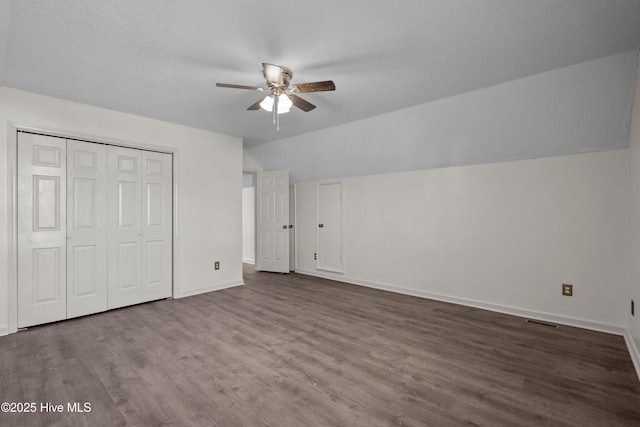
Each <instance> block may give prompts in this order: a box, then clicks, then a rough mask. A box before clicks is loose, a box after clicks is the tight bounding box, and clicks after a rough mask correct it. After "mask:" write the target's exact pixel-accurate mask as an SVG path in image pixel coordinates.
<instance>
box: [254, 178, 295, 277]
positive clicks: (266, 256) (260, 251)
mask: <svg viewBox="0 0 640 427" xmlns="http://www.w3.org/2000/svg"><path fill="white" fill-rule="evenodd" d="M256 178H257V179H256V181H257V182H256V270H258V271H273V272H277V273H288V272H289V172H287V171H271V172H260V171H258V173H257V175H256Z"/></svg>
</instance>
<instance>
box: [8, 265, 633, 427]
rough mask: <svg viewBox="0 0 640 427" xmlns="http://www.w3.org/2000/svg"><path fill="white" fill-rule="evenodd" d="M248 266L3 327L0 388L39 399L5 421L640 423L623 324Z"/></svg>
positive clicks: (14, 396) (12, 397) (23, 398)
mask: <svg viewBox="0 0 640 427" xmlns="http://www.w3.org/2000/svg"><path fill="white" fill-rule="evenodd" d="M245 281H246V286H243V287H237V288H232V289H226V290H223V291H218V292H212V293H208V294H204V295H198V296H194V297H189V298H183V299H179V300H167V301H159V302H154V303H149V304H143V305H140V306H135V307H129V308H125V309H120V310H116V311H112V312H107V313H102V314H98V315H93V316H88V317H84V318H80V319H75V320H70V321H66V322H60V323H56V324H50V325H45V326H40V327H35V328H31V329H29V330H27V331H23V332H19V333H17V334H13V335H9V336H5V337H0V401H2V402H5V401H9V402H35V403H37V405H38V412H37V413H35V414H11V413H0V425H2V426H32V425H33V426H35V425H51V426H66V425H74V426H75V425H78V426H80V425H87V426H100V425H105V426H120V425H121V426H125V425H132V426H154V425H184V426H390V425H407V426H459V425H465V426H469V425H472V426H473V425H481V426H581V427H584V426H639V425H640V382H639V381H638V378H637V377H636V374H635V372H634V370H633V365H632V362H631V359H630V356H629V354H628V352H627V349H626V346H625V343H624V340H623V338H622V337H619V336H615V335H609V334H604V333H598V332H592V331H587V330H583V329H578V328H571V327H564V326H561V327H560V329H558V330H555V329H547V328H545V327H542V326H535V325H530V324H525V323H524V321H523V319H522V318H518V317H513V316H508V315H503V314H499V313H493V312H488V311H483V310H479V309H474V308H469V307H463V306H457V305H454V304H447V303H442V302H436V301H430V300H426V299H421V298H415V297H410V296H405V295H399V294H393V293H388V292H383V291H377V290H373V289H367V288H364V287H359V286H353V285H348V284H344V283H337V282H332V281H328V280H323V279H318V278H313V277H309V276H303V275H299V274H290V275H278V274H269V273H256V272H254V271H253V270H252V268H251V266H245ZM43 402H51V403H53V404H63V405H65V406H66V405H67V402H90V403H91V412H90V413H68V412H65V413H43V412H40V408H39V405H40V404H41V403H43ZM65 409H66V408H65Z"/></svg>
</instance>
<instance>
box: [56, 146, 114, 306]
mask: <svg viewBox="0 0 640 427" xmlns="http://www.w3.org/2000/svg"><path fill="white" fill-rule="evenodd" d="M106 190H107V146H106V145H102V144H93V143H90V142H82V141H72V140H67V318H68V319H70V318H72V317H77V316H84V315H86V314H91V313H98V312H100V311H105V310H106V309H107V198H106V197H105V194H106ZM62 200H64V199H62Z"/></svg>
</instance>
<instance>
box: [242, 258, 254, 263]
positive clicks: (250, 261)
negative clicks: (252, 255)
mask: <svg viewBox="0 0 640 427" xmlns="http://www.w3.org/2000/svg"><path fill="white" fill-rule="evenodd" d="M242 262H244V263H247V264H255V263H256V260H255V259H249V258H242Z"/></svg>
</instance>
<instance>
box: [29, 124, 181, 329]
mask: <svg viewBox="0 0 640 427" xmlns="http://www.w3.org/2000/svg"><path fill="white" fill-rule="evenodd" d="M172 157H173V156H172V154H170V153H161V152H154V151H147V150H140V149H133V148H124V147H119V146H114V145H107V144H101V143H95V142H85V141H78V140H72V139H65V138H61V137H54V136H46V135H38V134H33V133H27V132H18V183H17V184H18V185H17V202H18V230H17V240H18V242H17V243H18V253H17V256H18V327H19V328H24V327H28V326H33V325H38V324H42V323H48V322H54V321H58V320H64V319H70V318H73V317H78V316H84V315H87V314H92V313H98V312H101V311H105V310H109V309H113V308H118V307H123V306H127V305H133V304H138V303H141V302H147V301H152V300H157V299H162V298H167V297H170V296H172V291H173V286H172V276H173V273H172V251H173V231H172V222H173V221H172V215H173V208H172V199H173V195H172V194H173V191H172V185H173V178H172V174H173V165H172V163H173V162H172Z"/></svg>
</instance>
